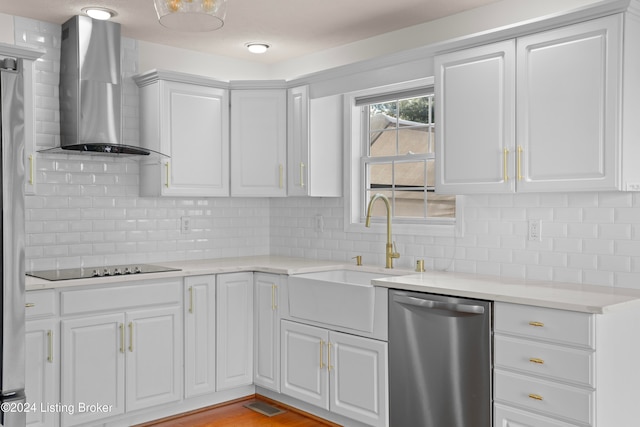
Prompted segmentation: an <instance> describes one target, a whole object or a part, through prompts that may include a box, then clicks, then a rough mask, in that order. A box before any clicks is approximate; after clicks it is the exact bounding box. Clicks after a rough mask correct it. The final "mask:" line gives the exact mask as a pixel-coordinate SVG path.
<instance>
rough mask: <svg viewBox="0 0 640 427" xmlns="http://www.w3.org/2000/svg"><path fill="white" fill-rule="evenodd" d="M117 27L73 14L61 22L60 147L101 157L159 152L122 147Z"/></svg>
mask: <svg viewBox="0 0 640 427" xmlns="http://www.w3.org/2000/svg"><path fill="white" fill-rule="evenodd" d="M121 80H122V76H121V71H120V24H118V23H115V22H109V21H99V20H95V19H91V18H89V17H88V16H74V17H72V18H71V19H69V20H68V21H67V22H65V23H64V24H62V40H61V52H60V147H56V148H53V149H46V150H42V151H43V152H57V153H61V152H67V153H68V154H70V153H71V152H72V151H75V152H78V153H87V154H102V155H142V156H148V155H150V154H159V155H161V156H162V154H161V153H156V152H154V151H151V150H148V149H146V148H142V147H136V146H131V145H125V144H122V81H121Z"/></svg>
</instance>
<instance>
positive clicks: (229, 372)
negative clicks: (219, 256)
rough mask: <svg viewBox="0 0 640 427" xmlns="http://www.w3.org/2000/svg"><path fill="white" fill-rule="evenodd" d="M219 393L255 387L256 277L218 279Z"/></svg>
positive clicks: (224, 276) (239, 275)
mask: <svg viewBox="0 0 640 427" xmlns="http://www.w3.org/2000/svg"><path fill="white" fill-rule="evenodd" d="M217 282H218V283H217V285H216V292H217V295H216V330H217V342H216V355H217V356H216V359H217V362H216V390H217V391H221V390H228V389H231V388H235V387H239V386H243V385H249V384H252V383H253V273H250V272H242V273H228V274H220V275H218V276H217Z"/></svg>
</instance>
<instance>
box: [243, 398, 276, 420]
mask: <svg viewBox="0 0 640 427" xmlns="http://www.w3.org/2000/svg"><path fill="white" fill-rule="evenodd" d="M244 407H245V408H249V409H252V410H254V411H256V412H258V413H260V414H262V415H266V416H267V417H273V416H275V415H280V414H284V413H285V412H286V411H285V410H283V409H280V408H276V407H275V406H272V405H269V404H268V403H266V402H263V401H261V400H256V401H255V402H251V403H247V404H246V405H244Z"/></svg>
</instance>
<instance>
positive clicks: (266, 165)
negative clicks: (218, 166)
mask: <svg viewBox="0 0 640 427" xmlns="http://www.w3.org/2000/svg"><path fill="white" fill-rule="evenodd" d="M286 156H287V91H286V90H285V89H238V90H235V89H234V90H232V91H231V195H232V196H257V197H283V196H286V195H287V189H286V183H287V181H286V180H287V177H286V161H287V159H286Z"/></svg>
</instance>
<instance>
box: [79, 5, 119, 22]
mask: <svg viewBox="0 0 640 427" xmlns="http://www.w3.org/2000/svg"><path fill="white" fill-rule="evenodd" d="M82 11H83V12H84V13H86V14H87V15H88V16H89V17H91V18H93V19H99V20H100V21H106V20H108V19H111V18H113V17H114V16H116V15H117V13H116V12H115V11H113V10H111V9H107V8H106V7H93V6H91V7H85V8H83V9H82Z"/></svg>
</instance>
